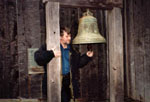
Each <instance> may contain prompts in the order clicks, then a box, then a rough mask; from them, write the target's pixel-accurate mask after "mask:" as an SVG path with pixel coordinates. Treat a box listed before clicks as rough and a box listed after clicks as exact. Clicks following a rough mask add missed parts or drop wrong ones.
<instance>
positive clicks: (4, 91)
mask: <svg viewBox="0 0 150 102" xmlns="http://www.w3.org/2000/svg"><path fill="white" fill-rule="evenodd" d="M17 54H18V53H17V22H16V3H15V1H12V0H0V98H16V97H17V96H18V95H19V91H18V87H19V79H18V76H19V72H18V64H17Z"/></svg>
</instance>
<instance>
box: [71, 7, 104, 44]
mask: <svg viewBox="0 0 150 102" xmlns="http://www.w3.org/2000/svg"><path fill="white" fill-rule="evenodd" d="M105 42H106V40H105V38H104V37H103V36H102V35H101V34H100V33H99V30H98V25H97V19H96V18H95V17H93V14H92V13H91V12H90V11H89V10H87V12H85V13H83V17H82V18H80V20H79V28H78V34H77V36H76V37H75V38H74V40H73V42H72V44H90V43H105Z"/></svg>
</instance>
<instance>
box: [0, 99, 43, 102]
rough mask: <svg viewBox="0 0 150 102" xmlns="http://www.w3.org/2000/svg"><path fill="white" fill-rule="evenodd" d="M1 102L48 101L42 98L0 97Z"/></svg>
mask: <svg viewBox="0 0 150 102" xmlns="http://www.w3.org/2000/svg"><path fill="white" fill-rule="evenodd" d="M0 102H46V100H41V99H0Z"/></svg>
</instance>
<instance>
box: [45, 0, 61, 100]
mask: <svg viewBox="0 0 150 102" xmlns="http://www.w3.org/2000/svg"><path fill="white" fill-rule="evenodd" d="M59 28H60V27H59V3H57V2H48V3H47V4H46V31H47V36H46V42H47V50H51V49H52V48H55V50H60V38H59V37H60V35H59V31H60V29H59ZM47 88H48V90H47V93H48V94H47V95H48V97H47V98H48V102H60V101H61V87H60V58H53V59H52V61H51V62H50V63H49V64H48V66H47Z"/></svg>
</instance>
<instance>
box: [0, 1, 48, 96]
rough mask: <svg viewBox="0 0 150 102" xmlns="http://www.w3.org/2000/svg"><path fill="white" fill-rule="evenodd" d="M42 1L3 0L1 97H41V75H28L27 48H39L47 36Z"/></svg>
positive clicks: (0, 16) (0, 3)
mask: <svg viewBox="0 0 150 102" xmlns="http://www.w3.org/2000/svg"><path fill="white" fill-rule="evenodd" d="M41 2H42V1H41V0H38V1H37V0H17V1H16V0H1V1H0V22H1V23H0V56H1V57H0V83H1V84H0V98H41V97H42V93H41V80H42V75H28V63H27V49H28V48H38V47H40V45H41V43H43V42H44V41H43V40H42V39H45V35H44V34H45V19H44V17H43V16H44V6H43V5H42V3H41ZM43 25H44V26H43Z"/></svg>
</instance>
